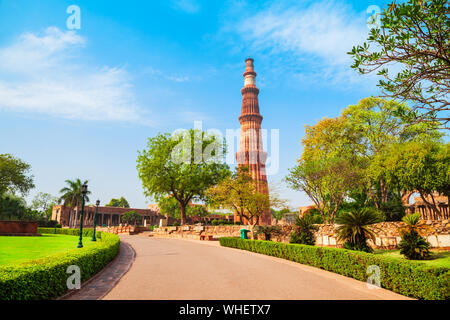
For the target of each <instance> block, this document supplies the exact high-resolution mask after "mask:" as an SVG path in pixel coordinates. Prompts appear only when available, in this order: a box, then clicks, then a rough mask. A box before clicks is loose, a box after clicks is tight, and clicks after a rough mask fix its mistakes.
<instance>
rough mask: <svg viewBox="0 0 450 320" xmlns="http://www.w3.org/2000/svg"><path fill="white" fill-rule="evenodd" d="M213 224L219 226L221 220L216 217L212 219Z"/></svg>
mask: <svg viewBox="0 0 450 320" xmlns="http://www.w3.org/2000/svg"><path fill="white" fill-rule="evenodd" d="M211 225H213V226H218V225H219V220H216V219H214V220H212V221H211Z"/></svg>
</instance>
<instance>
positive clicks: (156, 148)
mask: <svg viewBox="0 0 450 320" xmlns="http://www.w3.org/2000/svg"><path fill="white" fill-rule="evenodd" d="M224 151H225V145H224V143H223V141H221V140H220V139H219V138H218V137H216V136H214V135H210V134H208V133H207V132H203V131H199V130H189V131H185V132H184V133H178V134H174V135H172V136H170V135H169V134H159V135H157V136H156V137H153V138H150V139H149V140H148V145H147V149H146V150H142V151H140V152H139V155H138V159H137V169H138V173H139V178H140V179H141V181H142V186H143V188H144V194H145V195H146V196H148V197H154V198H156V199H157V200H159V199H161V198H162V197H165V196H167V195H171V196H173V197H174V198H175V199H176V200H177V201H178V203H179V204H180V210H181V213H180V215H181V223H182V224H184V223H185V221H186V206H187V205H188V203H189V202H191V201H201V200H204V198H205V191H206V190H207V189H208V188H209V187H211V186H213V185H216V184H217V183H219V182H220V181H221V180H223V179H224V178H225V177H226V176H227V175H229V173H230V172H229V169H228V166H227V165H226V164H224V163H223V159H222V158H223V154H224Z"/></svg>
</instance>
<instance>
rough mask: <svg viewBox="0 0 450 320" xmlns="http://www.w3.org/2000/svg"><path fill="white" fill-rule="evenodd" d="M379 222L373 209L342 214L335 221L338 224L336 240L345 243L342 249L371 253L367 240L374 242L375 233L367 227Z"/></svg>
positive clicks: (376, 212)
mask: <svg viewBox="0 0 450 320" xmlns="http://www.w3.org/2000/svg"><path fill="white" fill-rule="evenodd" d="M379 221H380V217H379V214H378V211H377V210H376V209H374V208H360V209H357V210H355V211H352V212H343V213H341V214H340V215H339V217H338V218H337V220H336V222H337V223H338V224H340V226H339V227H337V229H336V232H337V234H338V239H339V240H343V241H345V243H344V247H345V248H347V249H352V250H359V251H366V252H371V251H372V248H370V247H369V246H368V245H367V240H368V239H371V240H372V241H373V242H375V233H374V232H373V231H372V230H371V229H369V228H368V226H369V225H371V224H374V223H377V222H379Z"/></svg>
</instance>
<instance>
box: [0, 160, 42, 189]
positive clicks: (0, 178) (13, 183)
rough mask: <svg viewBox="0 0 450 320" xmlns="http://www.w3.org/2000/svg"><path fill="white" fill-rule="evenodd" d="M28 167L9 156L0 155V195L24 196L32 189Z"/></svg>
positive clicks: (31, 178)
mask: <svg viewBox="0 0 450 320" xmlns="http://www.w3.org/2000/svg"><path fill="white" fill-rule="evenodd" d="M30 168H31V167H30V165H29V164H28V163H26V162H24V161H22V160H20V159H19V158H15V157H13V156H12V155H10V154H0V195H3V194H5V193H6V192H9V193H11V194H15V193H16V192H20V193H21V194H22V195H26V194H27V193H28V191H29V190H30V189H33V188H34V184H33V176H32V175H30V174H29V171H30Z"/></svg>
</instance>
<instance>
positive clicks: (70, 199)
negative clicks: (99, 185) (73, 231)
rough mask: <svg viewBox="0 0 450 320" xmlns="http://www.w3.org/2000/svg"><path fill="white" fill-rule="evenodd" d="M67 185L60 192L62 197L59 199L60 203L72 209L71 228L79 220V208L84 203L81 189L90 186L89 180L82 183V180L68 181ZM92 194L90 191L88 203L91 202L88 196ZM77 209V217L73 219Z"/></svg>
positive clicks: (86, 197) (87, 198) (86, 198)
mask: <svg viewBox="0 0 450 320" xmlns="http://www.w3.org/2000/svg"><path fill="white" fill-rule="evenodd" d="M65 183H66V184H67V186H66V187H64V188H62V189H61V190H59V193H60V194H61V196H60V197H59V202H62V203H63V204H64V205H65V206H68V207H71V208H72V209H71V211H70V227H74V226H75V222H76V221H77V219H78V212H79V207H80V206H81V203H82V201H81V200H82V199H81V197H82V195H83V194H82V193H81V187H82V185H83V184H86V185H87V184H88V180H85V181H84V182H82V181H81V180H80V179H76V180H66V181H65ZM89 194H91V191H88V192H87V194H86V196H85V200H86V202H88V201H89V197H88V195H89ZM74 209H75V217H73V211H74Z"/></svg>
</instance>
